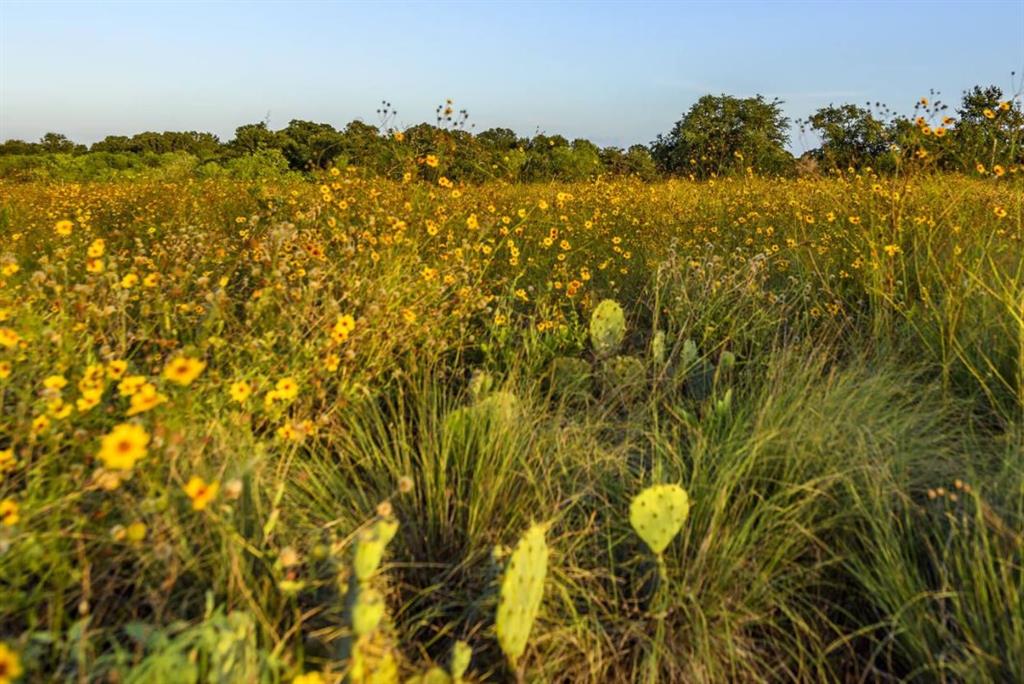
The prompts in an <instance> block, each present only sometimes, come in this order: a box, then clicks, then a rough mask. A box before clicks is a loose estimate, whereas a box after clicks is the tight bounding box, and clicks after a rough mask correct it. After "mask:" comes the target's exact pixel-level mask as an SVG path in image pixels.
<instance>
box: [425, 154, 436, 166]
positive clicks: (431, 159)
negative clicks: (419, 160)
mask: <svg viewBox="0 0 1024 684" xmlns="http://www.w3.org/2000/svg"><path fill="white" fill-rule="evenodd" d="M424 161H425V162H426V164H427V166H429V167H430V168H432V169H436V168H437V163H438V162H437V156H436V155H433V154H428V155H427V157H426V159H425V160H424Z"/></svg>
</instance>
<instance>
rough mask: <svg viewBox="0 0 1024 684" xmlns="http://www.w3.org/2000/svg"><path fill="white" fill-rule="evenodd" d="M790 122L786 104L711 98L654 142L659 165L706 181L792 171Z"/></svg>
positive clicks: (673, 171)
mask: <svg viewBox="0 0 1024 684" xmlns="http://www.w3.org/2000/svg"><path fill="white" fill-rule="evenodd" d="M788 128H789V119H788V118H787V117H786V116H785V115H784V114H783V113H782V102H781V101H780V100H772V101H770V102H769V101H768V100H765V99H764V97H762V96H761V95H757V96H756V97H747V98H738V97H733V96H731V95H705V96H703V97H701V98H700V99H699V100H697V102H696V103H695V104H694V105H693V106H692V107H691V108H690V110H689V111H688V112H687V113H686V114H685V115H684V116H683V118H682V119H680V120H679V121H678V122H676V124H675V126H673V128H672V130H671V131H670V132H669V133H668V134H667V135H659V136H658V137H657V139H656V140H655V141H654V142H653V143H652V144H651V153H652V156H653V157H654V160H655V161H656V162H657V164H658V167H659V168H660V169H662V170H663V171H666V172H669V173H677V174H678V173H682V174H693V175H695V176H697V177H700V178H706V177H709V176H712V175H724V174H728V173H732V172H735V171H739V170H742V169H745V168H747V167H751V168H753V169H754V170H755V171H758V172H761V173H784V172H787V171H789V170H790V169H791V167H792V164H793V157H792V155H791V154H790V153H789V152H788V151H787V150H786V147H785V145H786V142H787V140H788V136H787V130H788Z"/></svg>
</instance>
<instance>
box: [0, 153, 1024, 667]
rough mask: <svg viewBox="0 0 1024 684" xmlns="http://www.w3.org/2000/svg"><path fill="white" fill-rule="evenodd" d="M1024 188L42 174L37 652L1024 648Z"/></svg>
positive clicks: (1013, 178)
mask: <svg viewBox="0 0 1024 684" xmlns="http://www.w3.org/2000/svg"><path fill="white" fill-rule="evenodd" d="M1022 190H1024V184H1022V178H1021V177H1020V175H1019V174H1007V175H1005V176H1003V177H1001V178H996V177H994V176H989V177H971V178H968V177H963V176H953V175H924V174H922V175H920V176H916V177H906V176H897V177H876V176H874V175H872V174H871V173H870V172H869V171H868V172H864V173H862V174H853V173H851V174H848V175H846V174H842V175H834V176H830V177H823V178H815V179H800V180H770V179H761V178H756V177H739V178H734V179H717V180H712V181H708V182H702V183H697V182H687V181H664V182H658V183H641V182H639V181H630V180H615V181H604V180H597V181H593V182H587V183H579V184H568V185H559V184H535V185H513V184H498V183H493V184H485V185H481V186H465V187H461V186H454V185H452V184H451V183H448V182H446V181H445V180H444V179H442V182H441V183H440V184H436V183H426V182H409V183H399V182H392V181H386V180H380V179H372V178H366V177H363V176H362V175H361V174H360V173H358V172H357V171H355V170H350V169H340V170H339V169H333V170H331V171H330V172H325V173H323V175H322V176H320V177H318V178H315V179H314V180H312V181H309V180H302V179H287V180H281V179H277V180H274V181H267V182H264V183H260V182H259V181H253V182H242V181H223V180H204V181H195V180H182V179H176V180H161V179H159V178H148V179H147V178H142V179H137V180H123V181H116V182H110V183H93V184H68V183H58V182H47V183H19V184H15V183H0V409H2V411H0V641H2V644H0V681H7V680H9V679H11V678H12V677H11V675H13V674H15V673H16V672H17V671H19V670H20V671H23V674H22V677H23V680H24V681H33V682H34V681H49V680H67V681H82V682H85V681H112V682H114V681H116V682H192V681H223V682H228V681H232V682H233V681H239V682H256V681H265V682H276V681H286V682H291V681H297V682H304V683H306V684H310V683H313V682H320V681H323V682H333V681H341V680H343V679H345V680H347V681H354V682H381V683H384V682H392V681H402V682H405V681H410V680H412V681H420V682H445V681H463V680H465V681H515V680H516V679H519V680H521V681H537V682H569V681H572V682H576V681H581V682H582V681H590V682H633V681H663V682H669V681H685V682H708V683H711V682H726V681H808V682H811V681H813V682H818V681H839V682H856V681H879V682H886V681H896V680H909V681H949V682H952V681H964V682H1011V681H1017V682H1019V681H1024V655H1022V654H1024V567H1022V565H1024V457H1022V454H1024V258H1022V257H1024V251H1022V244H1021V239H1022V235H1024V191H1022ZM603 300H613V301H614V302H616V303H617V304H618V305H620V306H621V309H622V311H623V312H624V332H623V334H622V335H621V339H620V335H619V333H618V330H617V329H616V328H615V321H614V320H613V321H612V324H611V330H610V331H609V329H608V326H607V325H605V326H603V327H602V325H598V324H595V325H592V324H591V316H592V313H593V311H594V310H595V308H597V307H598V304H599V303H600V302H602V301H603ZM602 311H603V312H605V313H607V312H609V311H611V312H612V314H613V315H612V318H613V319H614V317H615V316H614V314H615V307H614V306H612V305H610V304H604V305H602ZM602 320H604V319H602ZM592 338H597V339H596V341H597V344H596V345H595V343H594V342H595V340H593V339H592ZM658 484H675V485H679V486H681V487H682V488H683V489H684V490H685V492H686V494H687V498H688V502H689V514H688V516H685V518H683V517H680V516H676V518H678V519H677V520H674V522H678V520H682V525H681V528H680V529H679V530H678V533H675V534H670V535H669V536H668V540H667V545H666V546H665V548H664V551H663V552H662V553H660V554H655V553H654V552H653V550H652V548H651V544H650V542H646V543H645V541H644V540H643V539H642V538H641V536H640V535H639V534H638V532H637V529H634V527H635V526H634V525H633V524H631V512H630V511H631V502H632V501H633V500H634V497H636V496H637V495H638V494H639V493H640V492H642V491H644V490H645V488H647V487H650V486H652V485H658ZM673 491H676V490H673ZM394 523H397V529H395V528H394ZM534 525H536V527H531V526H534ZM670 527H671V525H670ZM528 530H532V531H531V532H530V536H529V538H528V539H527V541H525V542H524V543H523V544H522V545H521V546H520V547H519V551H517V552H516V555H515V556H510V553H511V552H512V550H513V549H515V548H516V547H517V543H518V542H519V540H520V539H521V538H523V537H524V535H526V534H527V531H528ZM669 532H674V530H669ZM392 533H393V535H394V536H393V538H392V539H390V542H388V537H389V536H390V535H391V534H392ZM541 538H542V540H540V539H541ZM539 540H540V541H539ZM538 542H539V544H540V545H541V546H542V547H543V548H537V544H538ZM530 545H532V546H530ZM528 546H529V548H528ZM520 551H522V553H520ZM381 553H382V554H383V560H382V562H381V563H380V566H379V567H376V564H375V563H373V562H372V561H373V560H374V559H373V558H372V556H374V555H375V554H381ZM531 554H532V556H533V557H534V558H533V560H531V561H530V563H529V564H527V563H526V562H525V561H526V560H529V559H528V558H527V556H528V555H531ZM538 557H539V558H540V559H541V560H543V559H544V558H545V557H546V572H545V571H544V569H543V563H539V564H538V563H537V562H536V561H537V558H538ZM368 558H369V559H370V560H367V559H368ZM510 558H514V559H515V561H516V562H512V561H510ZM524 565H529V567H527V568H526V570H527V574H528V575H529V576H528V577H527V578H526V579H525V580H524V579H523V578H522V577H519V576H518V575H517V574H516V573H522V572H523V570H524ZM538 565H540V566H541V567H538ZM530 573H532V575H531V574H530ZM510 578H511V580H510ZM531 585H532V586H533V588H534V590H536V589H537V588H538V587H539V589H540V590H541V594H540V604H539V608H538V610H537V612H536V619H535V620H533V621H532V624H530V621H529V619H528V618H529V617H530V615H531V614H532V604H531V599H532V598H533V597H532V596H530V595H529V594H530V593H531V592H530V591H529V588H530V586H531ZM517 587H519V589H517ZM534 593H535V591H534ZM520 603H521V604H522V607H521V608H520ZM509 605H511V606H512V608H511V609H512V612H513V613H515V614H516V615H518V616H519V618H521V619H520V622H525V623H527V624H525V625H519V626H518V628H519V629H520V630H522V629H523V628H524V627H525V628H526V629H528V630H529V631H528V638H527V640H526V645H525V650H524V652H523V653H522V654H521V655H519V654H517V653H515V652H514V651H515V650H516V649H515V647H514V646H510V643H511V642H513V641H516V639H515V638H510V637H508V630H509V626H508V624H506V625H505V626H504V627H503V626H501V625H499V626H498V627H497V628H496V625H495V622H496V618H495V616H496V614H498V613H499V606H504V607H507V606H509ZM516 611H519V612H518V613H516ZM506 612H507V611H506ZM506 617H507V616H506ZM518 636H520V637H521V636H522V635H518ZM467 647H468V648H471V649H472V651H471V656H470V659H469V665H468V669H467V670H466V671H465V673H464V674H462V675H461V676H460V674H459V672H458V670H460V669H461V668H460V667H454V668H453V667H452V666H451V664H450V661H451V660H455V661H464V660H465V657H466V655H467V651H466V648H467ZM510 651H511V652H512V653H511V657H509V656H508V655H507V654H509V653H510ZM453 653H454V654H455V656H456V657H455V658H453V657H452V656H453ZM516 656H518V657H516ZM463 664H464V663H463ZM432 667H433V668H434V669H431V668H432ZM3 668H6V675H5V674H4V673H5V670H4V669H3ZM442 668H443V669H442ZM453 670H454V672H453ZM5 676H6V677H7V679H5Z"/></svg>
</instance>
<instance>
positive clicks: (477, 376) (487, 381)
mask: <svg viewBox="0 0 1024 684" xmlns="http://www.w3.org/2000/svg"><path fill="white" fill-rule="evenodd" d="M492 389H494V376H493V375H491V374H490V373H488V372H487V371H485V370H481V369H479V368H478V369H477V370H475V371H473V375H472V377H470V379H469V394H470V396H472V397H473V401H480V400H481V399H483V398H484V397H485V396H487V394H488V393H490V391H491V390H492Z"/></svg>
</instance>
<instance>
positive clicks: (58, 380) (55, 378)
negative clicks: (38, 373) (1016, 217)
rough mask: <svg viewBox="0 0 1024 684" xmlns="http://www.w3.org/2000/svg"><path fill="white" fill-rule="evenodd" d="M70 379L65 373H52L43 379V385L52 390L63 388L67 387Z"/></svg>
mask: <svg viewBox="0 0 1024 684" xmlns="http://www.w3.org/2000/svg"><path fill="white" fill-rule="evenodd" d="M67 384H68V381H67V378H65V377H64V376H63V375H50V376H48V377H47V378H46V379H44V380H43V387H45V388H46V389H50V390H61V389H64V388H65V387H67Z"/></svg>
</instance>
